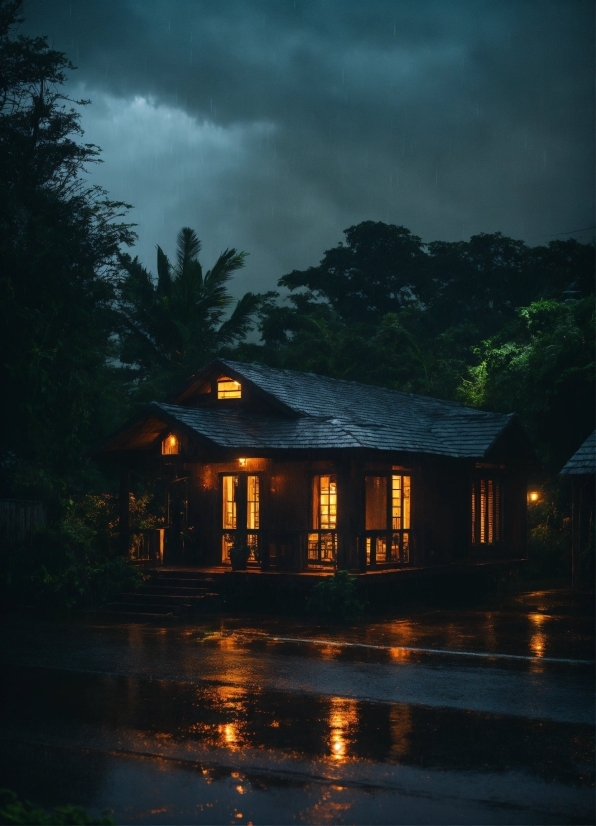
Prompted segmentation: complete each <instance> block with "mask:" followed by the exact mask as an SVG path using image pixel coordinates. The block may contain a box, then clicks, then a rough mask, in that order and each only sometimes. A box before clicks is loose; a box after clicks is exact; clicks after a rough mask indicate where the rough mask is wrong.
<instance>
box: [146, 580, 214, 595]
mask: <svg viewBox="0 0 596 826" xmlns="http://www.w3.org/2000/svg"><path fill="white" fill-rule="evenodd" d="M137 593H140V594H162V595H164V596H165V595H167V594H171V595H172V596H189V597H201V596H203V594H206V593H209V589H208V586H207V585H205V586H203V587H202V588H182V587H181V588H178V587H176V586H173V585H160V584H159V583H155V584H153V585H146V586H145V587H144V588H143V590H142V591H137Z"/></svg>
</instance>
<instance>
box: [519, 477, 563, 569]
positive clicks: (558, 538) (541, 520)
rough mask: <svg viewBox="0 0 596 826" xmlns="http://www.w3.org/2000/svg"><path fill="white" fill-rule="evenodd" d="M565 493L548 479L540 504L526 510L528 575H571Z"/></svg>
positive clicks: (531, 505)
mask: <svg viewBox="0 0 596 826" xmlns="http://www.w3.org/2000/svg"><path fill="white" fill-rule="evenodd" d="M567 498H568V495H567V496H566V491H565V490H563V489H562V488H561V485H559V484H557V483H556V482H552V481H550V480H549V482H547V484H546V485H545V486H544V489H543V496H542V499H541V501H540V502H537V503H535V504H530V506H529V508H528V527H529V535H528V561H529V573H530V575H532V576H538V577H561V576H571V518H570V515H569V503H568V501H566V499H567Z"/></svg>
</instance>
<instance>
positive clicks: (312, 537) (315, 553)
mask: <svg viewBox="0 0 596 826" xmlns="http://www.w3.org/2000/svg"><path fill="white" fill-rule="evenodd" d="M308 558H309V559H312V560H315V561H318V559H319V534H318V533H309V535H308Z"/></svg>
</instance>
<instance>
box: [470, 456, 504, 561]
mask: <svg viewBox="0 0 596 826" xmlns="http://www.w3.org/2000/svg"><path fill="white" fill-rule="evenodd" d="M503 492H504V484H503V476H502V475H501V474H497V473H494V472H493V473H490V472H488V473H487V472H486V471H485V472H484V473H475V474H474V476H473V477H472V480H471V488H470V494H471V495H470V497H469V500H468V501H469V518H468V530H469V534H468V535H469V538H470V545H471V547H472V548H473V549H474V550H478V551H481V550H484V549H486V550H488V549H490V548H498V547H499V546H500V545H501V543H502V542H503V528H504V519H503V517H504V513H503V511H504V508H503V500H504V496H503ZM483 497H484V498H485V505H484V506H483ZM487 534H488V538H485V539H483V538H482V537H483V535H484V536H485V537H486V536H487Z"/></svg>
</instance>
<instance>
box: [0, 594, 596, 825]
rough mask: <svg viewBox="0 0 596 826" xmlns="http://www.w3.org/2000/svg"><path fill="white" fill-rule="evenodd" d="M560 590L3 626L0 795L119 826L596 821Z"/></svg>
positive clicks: (581, 671) (586, 691)
mask: <svg viewBox="0 0 596 826" xmlns="http://www.w3.org/2000/svg"><path fill="white" fill-rule="evenodd" d="M593 659H594V635H593V617H592V616H590V613H589V612H588V611H586V610H585V606H584V607H583V608H581V607H580V606H578V605H577V604H573V603H572V601H571V600H570V598H569V596H568V595H566V594H565V593H562V592H552V593H547V592H541V593H534V594H529V595H524V596H523V597H520V598H518V599H517V600H514V601H512V602H511V603H510V604H508V605H507V606H506V607H505V608H501V609H500V610H483V611H482V610H467V611H463V610H459V611H449V610H442V611H426V612H420V613H418V614H417V615H415V616H409V617H402V618H397V619H392V620H385V621H381V622H373V623H367V624H362V625H358V626H356V627H354V628H342V629H329V628H327V629H321V628H318V627H316V626H314V625H312V624H307V623H300V622H296V621H289V620H277V621H276V620H265V619H260V620H254V619H250V620H247V619H234V620H231V619H226V620H210V621H205V622H203V623H201V624H197V625H183V626H182V625H180V626H174V627H156V626H151V625H141V624H137V625H135V624H131V625H105V624H104V625H102V624H101V623H99V622H91V623H85V624H84V623H80V622H72V623H56V622H52V623H49V622H45V623H43V622H36V621H32V620H26V619H24V618H23V617H14V616H13V617H9V618H6V617H5V618H4V620H3V624H2V629H1V631H0V664H1V665H2V674H3V676H2V680H1V681H0V691H1V693H2V704H3V714H2V717H1V720H0V738H1V739H2V741H3V748H2V749H1V750H0V767H1V772H2V774H1V778H0V785H7V786H9V787H11V788H14V789H16V790H17V791H19V793H20V794H21V795H22V796H25V797H29V798H31V799H34V800H35V801H37V802H40V803H42V804H44V805H55V804H59V803H64V802H66V801H68V802H73V803H77V804H80V805H84V806H86V807H87V808H89V809H90V810H92V811H94V812H98V811H100V810H102V809H105V808H112V809H113V810H114V817H115V819H116V822H119V823H137V822H138V823H254V824H257V823H293V822H298V823H591V822H594V664H593Z"/></svg>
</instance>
